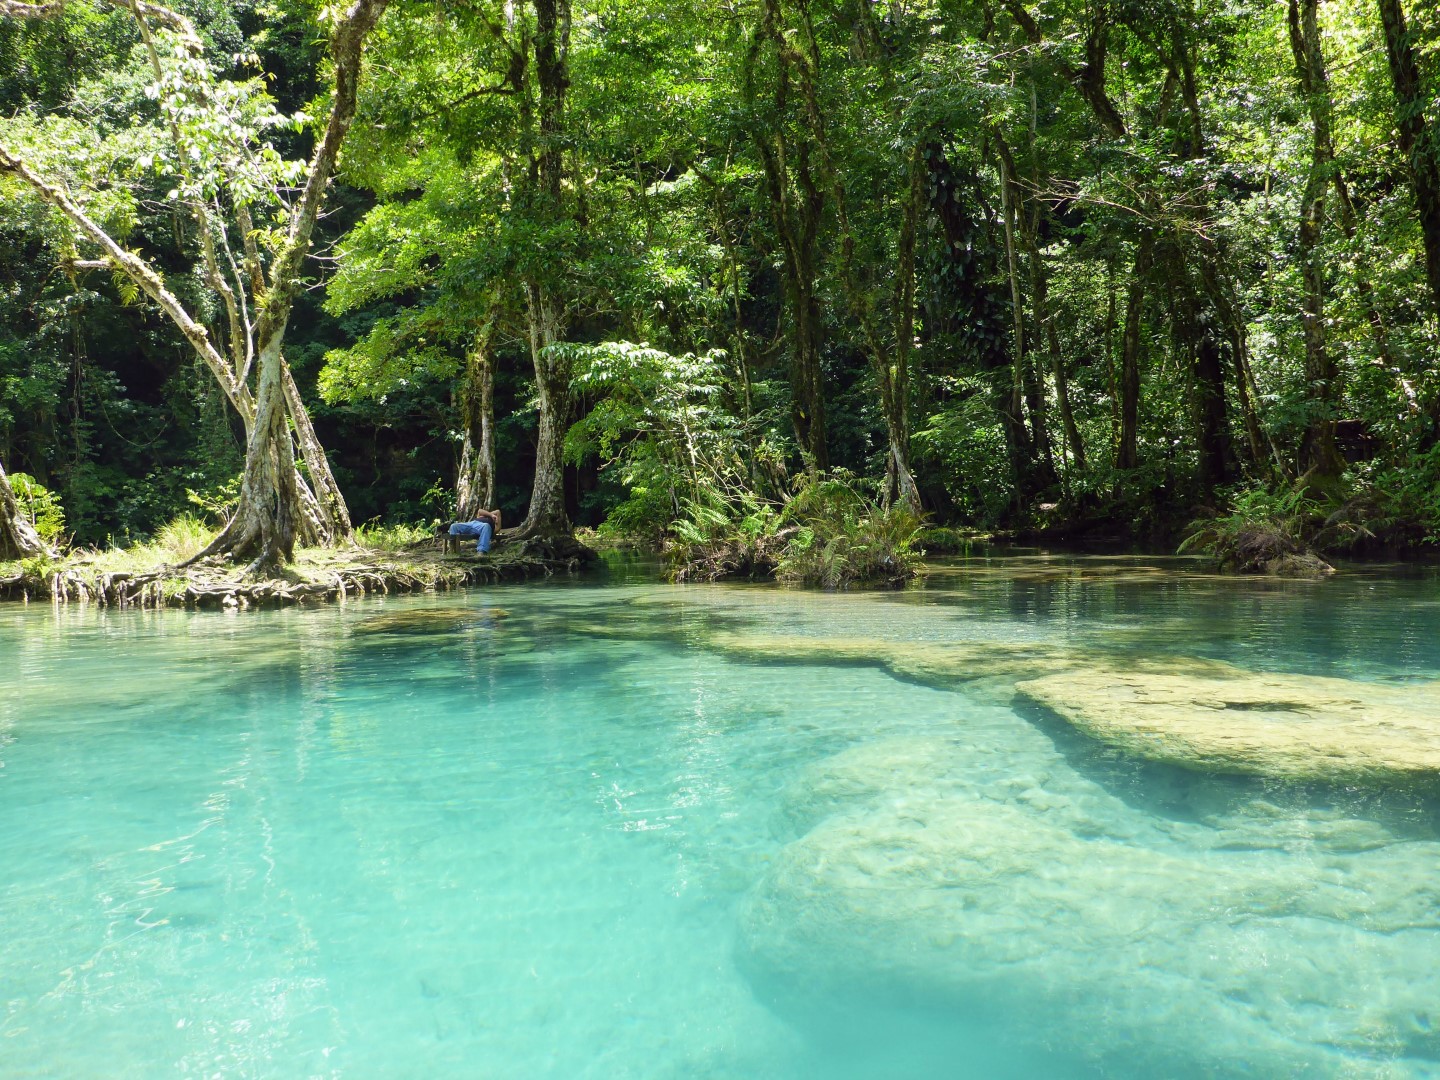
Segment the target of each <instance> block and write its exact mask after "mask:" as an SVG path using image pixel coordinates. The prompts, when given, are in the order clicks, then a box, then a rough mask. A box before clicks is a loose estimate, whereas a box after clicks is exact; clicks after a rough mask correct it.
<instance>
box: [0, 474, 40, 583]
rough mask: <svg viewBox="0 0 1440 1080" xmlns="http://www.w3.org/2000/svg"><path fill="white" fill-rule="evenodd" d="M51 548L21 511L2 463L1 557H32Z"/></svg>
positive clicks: (0, 498) (0, 475)
mask: <svg viewBox="0 0 1440 1080" xmlns="http://www.w3.org/2000/svg"><path fill="white" fill-rule="evenodd" d="M49 553H50V549H49V548H47V547H46V546H45V542H44V541H43V540H41V539H40V534H39V533H37V532H36V531H35V528H34V526H32V525H31V524H30V522H29V521H27V520H26V518H25V515H24V514H23V513H21V512H20V504H19V503H18V502H17V501H16V500H15V492H14V489H12V488H11V487H10V478H9V477H8V476H6V475H5V466H4V464H0V559H30V558H34V557H35V556H37V555H46V554H49Z"/></svg>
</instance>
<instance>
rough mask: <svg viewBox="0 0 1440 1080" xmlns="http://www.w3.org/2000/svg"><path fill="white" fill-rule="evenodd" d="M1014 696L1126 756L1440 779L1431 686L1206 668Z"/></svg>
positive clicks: (1032, 684) (1297, 773)
mask: <svg viewBox="0 0 1440 1080" xmlns="http://www.w3.org/2000/svg"><path fill="white" fill-rule="evenodd" d="M1016 690H1017V691H1018V692H1019V693H1020V694H1021V695H1022V696H1024V697H1026V698H1028V699H1030V700H1032V701H1034V702H1037V703H1039V704H1040V705H1043V706H1044V707H1045V708H1047V709H1049V710H1050V711H1051V712H1053V713H1055V714H1057V715H1058V716H1061V717H1063V718H1064V719H1065V720H1066V721H1068V722H1069V723H1070V724H1072V725H1073V726H1074V727H1075V728H1076V729H1078V730H1079V731H1082V732H1084V733H1085V734H1086V735H1089V736H1091V737H1093V738H1095V739H1099V740H1100V741H1102V742H1104V743H1106V744H1108V745H1110V746H1112V747H1114V748H1116V749H1118V750H1120V751H1122V752H1124V753H1126V754H1131V755H1134V756H1136V757H1140V758H1144V759H1146V760H1149V761H1159V762H1164V763H1166V764H1170V765H1178V766H1180V767H1182V768H1187V769H1197V770H1202V771H1210V772H1224V773H1238V774H1245V775H1252V776H1267V777H1274V778H1278V779H1285V780H1324V781H1347V782H1359V783H1370V784H1383V783H1389V782H1403V781H1417V780H1418V781H1427V780H1428V781H1433V780H1435V779H1437V778H1440V683H1436V682H1427V683H1413V684H1401V685H1396V684H1382V683H1368V682H1360V681H1358V680H1352V679H1332V678H1323V677H1320V676H1299V675H1277V674H1266V673H1256V672H1248V671H1244V670H1243V669H1241V668H1229V667H1228V665H1216V666H1215V668H1214V670H1212V671H1208V672H1197V673H1184V674H1173V673H1163V674H1161V673H1155V672H1148V671H1134V670H1132V671H1117V670H1113V669H1100V670H1094V671H1070V672H1065V673H1063V674H1057V675H1047V676H1045V677H1043V678H1039V679H1030V680H1024V681H1021V682H1018V683H1017V684H1016Z"/></svg>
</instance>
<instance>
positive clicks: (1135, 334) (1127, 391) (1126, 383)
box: [1115, 235, 1154, 469]
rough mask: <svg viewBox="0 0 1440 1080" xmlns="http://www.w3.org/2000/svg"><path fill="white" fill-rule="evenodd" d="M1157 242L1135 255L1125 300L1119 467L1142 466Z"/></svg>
mask: <svg viewBox="0 0 1440 1080" xmlns="http://www.w3.org/2000/svg"><path fill="white" fill-rule="evenodd" d="M1153 256H1154V240H1153V239H1152V238H1151V237H1150V236H1149V235H1146V236H1144V237H1142V238H1141V240H1140V246H1139V247H1138V248H1137V249H1136V251H1135V268H1134V270H1133V271H1132V273H1131V276H1130V292H1129V295H1128V296H1127V297H1126V300H1125V336H1124V337H1123V338H1122V339H1121V344H1120V444H1119V446H1118V448H1117V449H1116V454H1115V467H1116V468H1117V469H1134V468H1136V467H1138V466H1139V464H1140V450H1139V430H1140V345H1141V341H1140V316H1141V314H1142V312H1143V309H1144V305H1145V278H1146V276H1147V275H1148V274H1149V273H1150V263H1151V260H1152V258H1153Z"/></svg>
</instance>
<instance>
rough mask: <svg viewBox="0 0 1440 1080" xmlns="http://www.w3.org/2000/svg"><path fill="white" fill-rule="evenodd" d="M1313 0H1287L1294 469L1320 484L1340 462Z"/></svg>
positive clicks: (1327, 140)
mask: <svg viewBox="0 0 1440 1080" xmlns="http://www.w3.org/2000/svg"><path fill="white" fill-rule="evenodd" d="M1318 6H1319V0H1290V3H1289V23H1290V49H1291V52H1292V54H1293V55H1294V59H1295V76H1296V80H1297V82H1298V83H1299V87H1300V93H1301V96H1302V97H1304V99H1305V103H1306V105H1307V106H1308V107H1309V110H1310V121H1311V127H1312V140H1311V148H1310V169H1309V172H1308V174H1307V175H1306V178H1305V191H1304V194H1303V195H1302V196H1301V201H1300V231H1299V256H1300V258H1299V262H1300V276H1301V279H1302V280H1303V281H1304V283H1305V295H1304V299H1303V301H1302V304H1301V315H1300V320H1301V326H1302V328H1303V331H1304V336H1305V385H1306V396H1307V398H1308V399H1309V414H1310V415H1309V420H1308V423H1307V425H1306V428H1305V435H1304V437H1303V438H1302V439H1301V441H1300V471H1301V472H1302V473H1304V474H1307V475H1309V476H1310V477H1311V478H1312V479H1314V480H1317V481H1320V482H1321V483H1322V485H1323V484H1327V483H1331V482H1333V481H1334V480H1335V479H1336V478H1338V477H1339V475H1340V473H1341V472H1342V471H1343V470H1344V467H1345V463H1344V461H1343V460H1342V459H1341V457H1340V453H1339V451H1338V450H1336V448H1335V408H1334V398H1335V394H1334V382H1335V361H1334V359H1333V358H1332V357H1331V355H1330V351H1329V349H1328V348H1327V346H1326V341H1325V269H1324V267H1323V266H1322V265H1321V261H1320V251H1319V248H1320V230H1321V226H1322V225H1323V224H1324V221H1325V193H1326V192H1327V191H1328V190H1329V187H1330V176H1329V167H1330V159H1329V154H1328V148H1329V147H1330V146H1331V135H1330V108H1329V99H1328V96H1327V95H1326V94H1324V93H1323V92H1322V91H1323V88H1324V87H1325V86H1326V76H1325V58H1324V56H1323V55H1322V54H1321V51H1320V26H1319V22H1318V19H1317V8H1318Z"/></svg>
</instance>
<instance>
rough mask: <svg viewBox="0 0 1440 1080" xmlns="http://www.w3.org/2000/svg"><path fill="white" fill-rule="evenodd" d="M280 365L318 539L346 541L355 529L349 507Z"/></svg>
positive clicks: (297, 394) (291, 381) (292, 384)
mask: <svg viewBox="0 0 1440 1080" xmlns="http://www.w3.org/2000/svg"><path fill="white" fill-rule="evenodd" d="M282 364H283V372H284V378H285V407H286V409H287V410H288V411H289V413H290V421H291V423H292V424H293V425H294V427H295V441H296V442H297V443H298V444H299V446H300V454H301V457H302V459H303V460H304V462H305V470H306V472H308V473H309V474H310V484H311V487H312V498H313V499H314V503H315V506H314V512H315V513H316V515H317V523H318V525H319V527H320V533H321V537H320V542H321V543H326V544H340V543H344V542H345V541H347V540H350V539H351V538H352V537H353V536H354V532H355V529H354V526H353V525H352V524H351V523H350V508H349V507H348V506H346V505H345V496H344V495H342V494H340V486H339V485H338V484H336V483H335V474H334V473H333V472H331V471H330V460H329V458H327V457H326V456H325V447H323V446H322V445H321V444H320V437H319V436H318V435H316V434H315V425H314V424H312V423H311V422H310V413H309V411H308V410H307V409H306V408H305V402H304V401H303V400H302V399H301V397H300V388H299V387H298V386H296V385H295V376H294V375H293V374H292V373H291V371H290V365H289V364H285V363H284V362H283V361H282ZM301 490H303V489H301Z"/></svg>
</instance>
